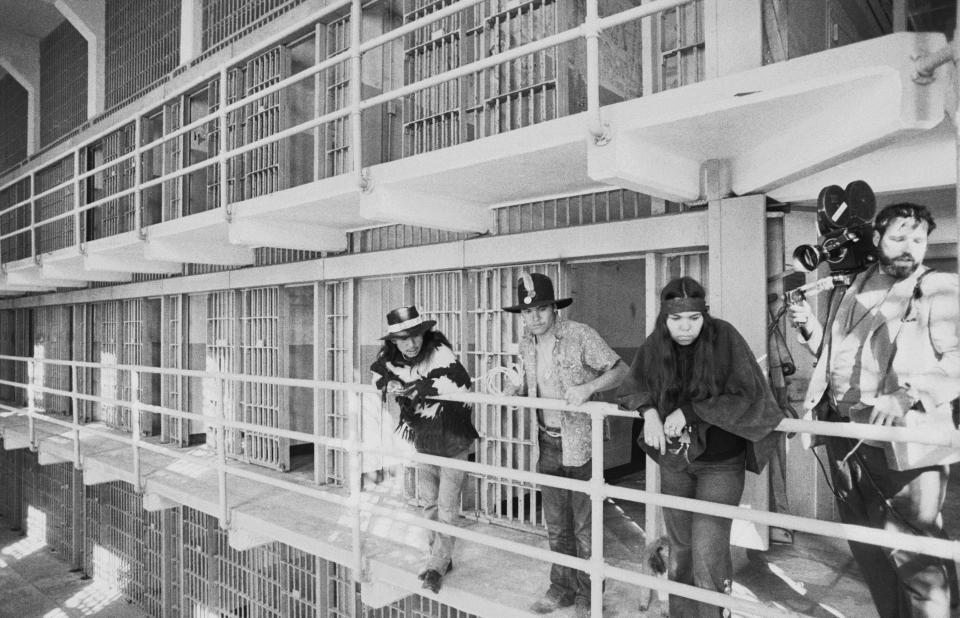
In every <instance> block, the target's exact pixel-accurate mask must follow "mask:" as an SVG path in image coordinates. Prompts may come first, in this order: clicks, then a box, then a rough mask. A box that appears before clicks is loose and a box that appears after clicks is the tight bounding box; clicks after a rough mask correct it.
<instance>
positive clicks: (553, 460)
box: [537, 431, 591, 605]
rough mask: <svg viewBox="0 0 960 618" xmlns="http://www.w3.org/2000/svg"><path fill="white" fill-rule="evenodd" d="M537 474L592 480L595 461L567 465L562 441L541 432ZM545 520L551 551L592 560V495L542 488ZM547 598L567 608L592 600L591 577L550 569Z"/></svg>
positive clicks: (579, 573)
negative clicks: (561, 445)
mask: <svg viewBox="0 0 960 618" xmlns="http://www.w3.org/2000/svg"><path fill="white" fill-rule="evenodd" d="M537 472H540V473H542V474H550V475H552V476H563V477H566V478H570V479H577V480H581V481H588V480H590V473H591V462H589V461H588V462H587V463H585V464H583V465H582V466H564V465H563V451H562V450H561V447H560V438H553V437H550V436H548V435H547V434H545V433H544V432H542V431H541V432H540V459H539V461H537ZM540 496H541V499H542V500H543V517H544V519H545V520H546V522H547V538H548V539H549V540H550V549H551V551H555V552H557V553H560V554H567V555H568V556H576V557H578V558H584V559H589V558H590V520H591V517H590V514H591V505H590V496H589V495H587V494H585V493H583V492H579V491H570V490H568V489H559V488H557V487H548V486H546V485H543V486H542V487H540ZM547 595H548V596H550V597H551V598H554V599H556V600H558V601H560V602H561V603H563V604H564V605H566V604H572V603H573V602H574V601H575V600H576V599H577V598H582V599H586V600H587V601H589V600H590V576H589V575H587V574H586V573H584V572H583V571H580V570H577V569H571V568H570V567H565V566H562V565H559V564H554V565H552V566H551V567H550V589H549V590H548V591H547Z"/></svg>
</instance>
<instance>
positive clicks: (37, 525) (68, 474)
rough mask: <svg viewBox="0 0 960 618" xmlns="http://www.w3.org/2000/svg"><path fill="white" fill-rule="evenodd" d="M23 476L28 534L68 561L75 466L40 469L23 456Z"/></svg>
mask: <svg viewBox="0 0 960 618" xmlns="http://www.w3.org/2000/svg"><path fill="white" fill-rule="evenodd" d="M22 462H23V463H22V466H21V473H22V481H23V508H25V509H26V512H27V514H28V515H27V519H26V524H27V529H26V534H27V536H28V537H30V538H31V539H36V540H38V541H40V542H42V543H44V544H45V545H46V546H47V547H48V548H49V549H50V551H53V552H55V553H57V554H59V555H60V556H62V557H63V560H66V561H69V560H70V555H71V552H72V546H73V529H72V526H73V480H74V478H73V465H72V464H69V463H64V464H54V465H49V466H41V465H40V464H39V463H38V462H37V456H36V455H35V454H33V453H29V454H27V453H24V456H23V459H22Z"/></svg>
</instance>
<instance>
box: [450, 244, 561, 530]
mask: <svg viewBox="0 0 960 618" xmlns="http://www.w3.org/2000/svg"><path fill="white" fill-rule="evenodd" d="M522 272H538V273H542V274H545V275H547V276H549V277H550V278H551V279H552V280H553V281H554V285H555V286H556V289H557V293H558V294H560V295H561V296H562V292H563V289H564V287H565V278H564V277H563V275H562V273H563V271H562V269H561V268H560V265H559V264H558V263H556V262H554V263H546V264H531V265H524V266H506V267H497V268H486V269H479V270H472V271H470V273H469V277H470V280H471V283H472V286H471V288H472V289H471V292H472V298H470V299H468V301H467V303H466V304H467V307H476V309H468V311H467V312H468V314H470V315H471V317H472V341H473V345H472V346H471V347H470V349H469V351H468V352H467V355H466V356H467V358H468V359H469V365H468V369H469V371H470V375H473V376H482V375H486V374H487V373H488V372H489V371H490V370H492V369H494V368H496V367H507V366H510V365H513V364H515V363H519V362H520V358H519V355H518V354H519V350H518V349H517V347H516V344H515V343H514V342H518V341H520V339H521V337H522V336H523V332H522V326H521V324H522V323H521V321H520V319H519V316H516V315H514V314H510V313H506V312H504V311H502V310H501V307H504V306H506V305H509V304H512V302H513V298H514V290H515V289H516V282H517V280H518V279H519V277H520V274H521V273H522ZM559 297H560V296H558V298H559ZM501 379H503V378H501ZM502 386H503V385H502V384H501V387H502ZM485 388H486V385H485V384H483V383H478V390H481V389H485ZM474 410H475V414H476V419H477V429H478V430H479V432H480V446H479V448H478V449H477V461H479V462H481V463H485V464H490V465H493V466H497V467H501V468H508V469H513V470H528V471H529V470H532V469H533V465H534V450H535V448H536V440H537V435H536V432H535V431H534V430H533V428H534V427H536V418H535V411H534V410H533V409H531V408H526V407H520V408H511V407H509V406H502V405H476V406H474ZM537 493H538V491H537V489H536V487H535V486H534V485H532V484H529V483H524V482H518V481H515V480H511V479H503V478H497V477H495V476H484V477H482V478H481V479H480V500H479V505H478V508H479V510H480V512H481V514H482V515H483V516H485V517H487V518H490V519H492V520H495V521H497V522H498V523H501V524H504V525H508V526H520V527H525V528H527V527H531V526H532V527H534V528H535V529H538V530H539V529H542V528H543V527H544V526H545V523H544V521H543V517H542V514H541V512H540V509H539V508H537V504H538V502H537Z"/></svg>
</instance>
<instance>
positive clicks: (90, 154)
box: [80, 122, 137, 240]
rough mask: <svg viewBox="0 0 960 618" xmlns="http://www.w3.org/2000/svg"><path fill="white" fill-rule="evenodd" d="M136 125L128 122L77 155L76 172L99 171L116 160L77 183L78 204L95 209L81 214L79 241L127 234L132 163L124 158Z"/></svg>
mask: <svg viewBox="0 0 960 618" xmlns="http://www.w3.org/2000/svg"><path fill="white" fill-rule="evenodd" d="M135 133H136V124H135V123H134V122H129V123H127V124H125V125H123V126H122V127H120V128H118V129H117V130H116V131H113V132H111V133H109V134H107V135H105V136H104V137H103V138H101V139H100V140H97V141H96V142H93V143H91V144H90V145H88V146H87V147H85V148H84V149H82V150H81V151H80V169H81V170H92V169H96V168H100V167H101V166H102V165H104V164H108V163H110V162H111V161H115V160H119V161H118V162H117V163H115V164H114V165H110V166H107V167H105V168H103V169H101V170H100V171H98V172H96V173H95V174H93V175H90V176H86V177H84V178H83V180H82V181H81V182H80V203H81V204H88V205H89V204H93V203H97V205H96V206H93V207H92V208H90V209H88V210H85V211H84V215H83V216H82V217H81V219H80V220H81V224H82V225H81V238H83V239H84V240H96V239H99V238H105V237H107V236H113V235H115V234H120V233H121V232H128V231H130V230H132V229H133V227H134V200H133V194H132V193H131V190H132V189H133V188H134V187H135V178H134V177H135V173H134V165H135V163H134V162H135V160H134V159H132V158H129V157H127V155H129V154H130V153H131V152H133V151H134V149H135V148H136V147H137V144H136V138H135ZM118 193H123V195H122V196H120V197H117V198H116V199H111V200H106V201H102V200H104V199H105V198H108V197H109V196H111V195H115V194H118Z"/></svg>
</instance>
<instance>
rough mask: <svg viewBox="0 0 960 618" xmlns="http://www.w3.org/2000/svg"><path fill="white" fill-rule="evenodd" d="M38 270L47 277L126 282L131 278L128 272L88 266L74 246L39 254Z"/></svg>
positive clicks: (77, 248)
mask: <svg viewBox="0 0 960 618" xmlns="http://www.w3.org/2000/svg"><path fill="white" fill-rule="evenodd" d="M40 271H41V275H42V276H43V277H44V278H47V279H75V280H77V281H112V282H127V281H130V280H131V279H132V275H131V274H130V273H129V272H123V271H115V270H108V269H91V268H89V267H88V266H87V264H86V262H85V261H84V256H83V253H82V252H81V251H80V248H79V247H76V246H74V247H68V248H66V249H62V250H59V251H54V252H52V253H46V254H44V255H43V256H41V258H40Z"/></svg>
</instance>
